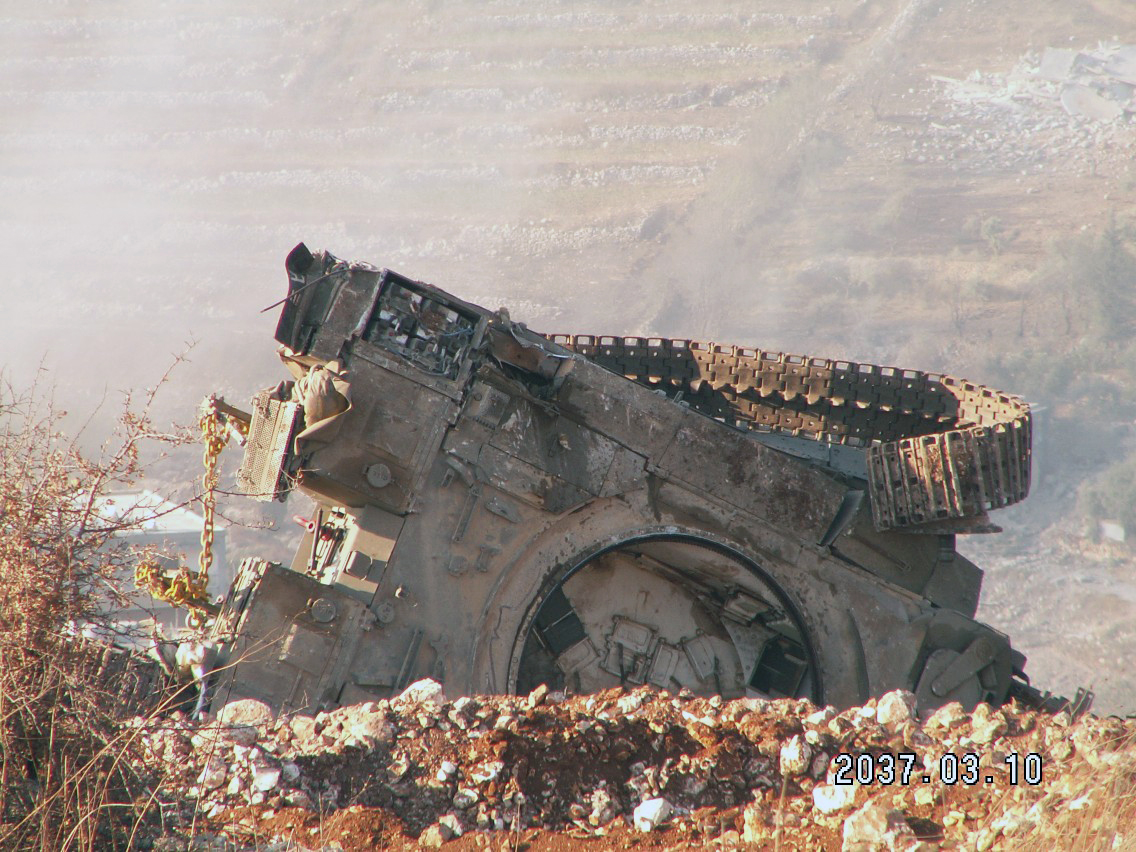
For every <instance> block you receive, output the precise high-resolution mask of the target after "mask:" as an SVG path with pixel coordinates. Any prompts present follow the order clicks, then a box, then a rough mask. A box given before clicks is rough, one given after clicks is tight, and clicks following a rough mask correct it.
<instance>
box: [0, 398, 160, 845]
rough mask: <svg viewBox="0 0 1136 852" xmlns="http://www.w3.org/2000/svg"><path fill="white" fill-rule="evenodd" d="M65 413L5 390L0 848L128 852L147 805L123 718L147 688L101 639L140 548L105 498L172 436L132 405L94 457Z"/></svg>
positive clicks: (0, 470)
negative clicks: (142, 456) (149, 444)
mask: <svg viewBox="0 0 1136 852" xmlns="http://www.w3.org/2000/svg"><path fill="white" fill-rule="evenodd" d="M143 410H144V409H143ZM61 416H62V413H61V412H59V411H58V410H56V409H54V408H53V406H52V405H51V402H50V399H48V398H46V397H45V395H43V394H42V393H40V392H39V391H38V390H37V389H34V388H33V389H32V390H30V391H28V392H17V391H15V390H14V389H12V388H11V387H9V386H3V387H0V848H3V849H6V850H42V852H58V851H59V850H104V849H125V848H129V846H130V845H131V841H130V838H131V835H132V832H133V830H134V828H135V826H136V825H137V823H138V821H139V819H140V817H141V815H142V814H143V812H145V811H146V810H147V808H148V807H149V804H150V803H149V802H148V801H147V797H146V796H145V795H143V793H144V791H145V790H146V789H147V788H146V787H145V785H144V784H143V780H144V779H143V778H141V777H140V775H139V774H138V770H137V768H136V766H135V764H134V762H133V760H132V758H133V755H134V749H133V739H132V737H131V732H130V730H129V729H123V728H121V727H120V725H119V723H120V721H121V714H122V713H123V711H125V710H129V709H130V708H132V707H137V706H138V704H137V703H136V702H137V700H138V699H140V698H141V697H143V696H146V695H147V692H146V690H147V689H148V684H147V683H145V682H144V681H143V680H142V677H143V676H142V674H141V672H140V671H139V670H138V669H136V668H135V667H133V666H132V665H131V657H130V656H129V655H128V654H126V653H124V652H123V653H118V652H111V651H110V650H109V648H108V645H107V644H105V642H106V641H107V640H113V639H114V638H115V637H116V635H118V634H119V629H120V628H118V626H117V625H116V624H115V622H114V619H113V615H112V611H113V608H114V607H115V606H116V605H117V604H120V603H122V602H123V600H124V594H125V592H124V589H123V588H122V585H121V583H122V577H123V575H124V574H127V575H128V574H129V571H128V569H129V566H130V563H131V561H132V559H133V558H135V555H134V554H132V553H131V552H130V551H129V550H128V549H124V548H122V547H117V546H113V545H114V541H113V539H114V536H115V535H116V533H119V532H120V531H122V530H123V529H124V528H125V527H124V525H123V524H121V523H116V522H113V521H110V520H108V519H107V518H105V517H103V516H101V515H100V511H99V506H100V502H99V501H100V498H102V496H103V495H105V494H106V493H107V492H108V490H110V489H114V488H116V487H121V486H122V485H124V484H126V483H129V482H130V481H131V480H132V479H133V478H134V477H136V476H137V475H138V473H139V452H140V449H141V447H142V444H143V443H144V442H146V441H148V440H155V439H156V440H160V441H174V442H176V441H178V440H180V439H179V438H178V437H177V436H175V435H159V434H157V433H155V432H154V431H153V429H152V427H151V424H150V422H149V420H148V419H147V417H146V415H145V414H144V413H141V414H139V413H137V412H135V411H134V410H132V409H131V407H130V405H129V402H128V404H127V409H126V413H125V415H124V416H123V418H122V420H121V425H120V429H119V432H118V434H117V435H116V436H115V438H114V443H113V444H108V445H106V446H104V452H103V454H102V455H101V457H99V458H97V459H92V458H89V457H87V456H85V455H83V454H82V453H80V452H79V450H78V449H77V447H76V445H75V443H74V442H73V441H71V440H69V439H68V438H66V437H65V436H64V435H63V434H62V433H61V432H60V427H59V421H60V417H61ZM120 638H121V637H120ZM148 697H150V696H148ZM139 796H141V798H140V799H139V798H138V797H139Z"/></svg>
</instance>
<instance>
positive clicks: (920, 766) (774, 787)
mask: <svg viewBox="0 0 1136 852" xmlns="http://www.w3.org/2000/svg"><path fill="white" fill-rule="evenodd" d="M913 706H914V698H913V696H912V695H911V694H910V693H906V692H893V693H889V694H887V695H885V696H884V697H882V698H881V699H879V700H878V701H876V700H873V701H869V702H868V703H867V704H866V705H865V706H863V707H856V708H851V709H849V710H844V711H841V712H837V711H835V710H834V709H833V708H831V707H829V708H817V707H815V706H813V705H812V704H810V703H809V702H808V701H805V700H776V701H766V700H759V699H737V700H733V701H723V700H721V699H720V698H717V697H714V698H709V699H707V698H699V697H694V696H693V695H691V694H690V693H689V692H687V691H685V690H684V691H682V692H680V693H678V694H677V695H675V694H670V693H668V692H666V691H658V690H655V689H652V688H648V687H643V688H639V689H635V690H631V691H626V690H622V689H613V690H608V691H606V692H602V693H598V694H595V695H590V696H573V697H566V696H565V695H564V694H562V693H556V692H549V691H548V690H547V689H546V688H544V687H540V688H539V689H537V690H536V691H534V692H533V693H532V694H530V695H528V696H519V697H518V696H493V697H484V696H480V697H474V698H469V697H463V698H458V699H457V700H455V701H448V700H446V697H445V696H444V695H443V693H442V689H441V687H440V686H439V685H438V684H437V683H435V682H433V681H421V682H419V683H417V684H414V685H412V686H411V687H409V688H408V689H407V690H406V691H405V692H404V693H403V694H402V695H400V696H398V697H397V698H395V699H393V700H391V701H378V702H370V703H366V704H360V705H356V706H352V707H345V708H341V709H337V710H334V711H332V712H329V713H319V714H317V715H316V716H314V717H311V716H303V715H296V716H292V717H290V718H280V719H276V720H273V718H272V714H271V712H270V711H269V709H268V708H267V707H265V706H264V705H263V704H260V703H259V702H255V701H248V700H245V701H240V702H234V703H233V704H230V705H228V706H227V707H225V708H223V709H222V710H221V711H220V712H219V713H218V714H217V717H216V718H214V719H211V720H206V721H204V722H202V723H191V722H189V721H188V720H187V719H185V718H184V717H180V716H178V717H175V718H172V719H165V720H161V721H160V722H157V721H153V720H150V721H144V720H137V723H136V724H137V727H138V728H139V729H140V735H141V738H142V742H143V743H144V745H145V749H146V751H147V753H148V754H149V756H150V757H151V758H152V760H153V762H154V766H156V767H162V769H163V771H165V772H166V773H167V776H166V779H165V782H164V788H163V794H162V796H163V798H166V799H168V800H169V805H170V807H171V808H173V809H174V810H176V806H175V803H180V812H178V813H176V814H175V813H174V810H171V812H170V813H169V814H168V820H167V832H168V833H167V834H166V836H164V837H163V838H161V839H160V840H158V841H157V844H156V846H155V848H159V849H164V850H169V852H172V850H178V849H190V848H192V849H218V850H221V849H226V850H227V849H270V848H271V849H277V850H285V849H287V850H299V849H328V850H330V849H344V850H351V849H369V848H373V847H375V848H377V846H376V844H378V845H381V846H382V847H385V848H407V849H414V848H421V847H438V846H442V845H445V846H447V848H454V849H467V848H468V849H477V848H493V849H498V848H502V847H503V846H504V847H505V848H515V847H516V845H517V844H519V843H521V842H522V841H523V842H525V843H528V844H529V845H530V848H533V849H540V848H566V847H564V846H563V845H561V846H559V847H558V846H556V845H555V843H554V842H553V841H556V840H557V839H559V841H560V842H561V843H563V842H566V840H568V839H570V840H571V841H572V842H573V843H577V842H578V843H583V842H585V841H588V840H597V841H601V842H600V845H596V846H594V847H593V848H620V847H626V846H630V845H634V846H635V847H636V848H639V849H662V848H686V847H688V846H692V845H695V846H698V845H709V846H713V847H717V848H734V847H746V846H747V845H753V844H757V845H759V846H760V845H765V844H769V845H771V846H772V845H774V844H775V843H777V842H783V843H784V844H785V845H784V847H783V848H787V849H788V848H796V846H798V845H800V846H801V848H810V849H815V848H818V847H820V848H825V849H844V850H871V849H936V848H944V849H946V848H966V849H980V850H985V849H992V848H993V849H1006V848H1014V846H1015V845H1016V843H1018V842H1021V841H1022V840H1023V839H1024V838H1026V837H1027V836H1036V832H1038V831H1039V830H1041V829H1043V828H1044V827H1045V825H1046V824H1048V823H1051V822H1053V821H1054V820H1055V819H1058V818H1060V817H1062V815H1067V814H1069V813H1073V812H1077V811H1084V812H1085V813H1089V814H1097V811H1095V810H1093V808H1097V809H1101V808H1108V807H1109V805H1110V804H1111V801H1110V798H1109V797H1110V796H1111V795H1112V794H1111V793H1110V791H1109V785H1108V779H1109V778H1111V777H1118V778H1120V779H1121V780H1122V782H1123V783H1124V784H1125V785H1126V787H1125V789H1128V790H1129V791H1130V790H1131V787H1132V781H1133V779H1134V778H1136V775H1134V772H1136V721H1134V720H1131V719H1129V720H1121V719H1117V718H1107V719H1102V718H1097V717H1093V716H1087V717H1084V718H1081V719H1079V720H1076V721H1073V720H1071V719H1070V718H1069V716H1068V714H1066V713H1058V714H1057V715H1055V716H1046V715H1042V714H1039V713H1037V712H1035V711H1032V710H1025V709H1022V708H1018V707H1016V706H1015V707H1005V708H997V709H991V708H989V707H987V706H986V705H979V706H978V707H977V708H976V710H975V711H974V712H973V713H967V712H965V711H964V710H963V709H962V707H961V706H960V705H959V704H957V703H952V704H948V705H946V706H945V707H943V708H941V709H939V710H938V711H936V712H935V713H934V714H932V715H931V716H929V717H928V718H927V719H925V720H919V719H917V718H916V716H915V713H914V712H913ZM908 755H910V757H908ZM1030 755H1033V757H1030ZM889 776H890V777H889ZM858 779H859V782H864V781H868V782H870V783H858ZM845 781H846V782H848V783H843V782H845ZM1129 795H1131V793H1130V792H1129ZM1129 810H1130V811H1131V810H1133V809H1131V808H1130V809H1129ZM1106 817H1107V814H1105V815H1104V816H1101V815H1098V816H1096V817H1094V818H1096V819H1097V820H1098V825H1097V828H1098V829H1099V830H1101V831H1104V830H1112V829H1110V828H1109V826H1111V825H1112V823H1108V822H1104V821H1102V820H1104V819H1105V818H1106ZM1128 828H1129V830H1133V829H1136V825H1129V826H1128ZM1117 830H1119V829H1117ZM1125 842H1127V843H1133V842H1136V835H1134V836H1131V837H1122V836H1120V835H1117V836H1116V838H1115V840H1114V843H1115V844H1118V845H1115V846H1113V847H1112V848H1128V847H1127V846H1124V845H1123V844H1124V843H1125ZM549 843H552V845H548V844H549ZM510 844H511V845H510ZM542 844H543V845H542ZM1109 846H1110V844H1108V843H1106V844H1105V847H1103V848H1109Z"/></svg>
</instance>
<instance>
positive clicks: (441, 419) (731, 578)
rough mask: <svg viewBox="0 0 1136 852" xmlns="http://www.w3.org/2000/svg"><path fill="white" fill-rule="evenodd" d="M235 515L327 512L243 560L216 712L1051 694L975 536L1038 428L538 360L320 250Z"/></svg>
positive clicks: (747, 353) (255, 438)
mask: <svg viewBox="0 0 1136 852" xmlns="http://www.w3.org/2000/svg"><path fill="white" fill-rule="evenodd" d="M286 269H287V273H288V295H287V298H286V299H285V300H284V301H283V302H282V303H281V304H282V308H281V312H280V319H279V324H278V326H277V329H276V335H275V336H276V340H277V341H278V342H279V343H280V344H281V346H280V349H279V354H280V357H281V359H282V361H283V362H284V364H285V366H286V367H287V368H288V370H289V373H290V378H289V379H287V380H285V381H282V382H280V383H279V384H277V385H276V386H274V387H272V388H269V389H266V390H264V391H262V392H260V393H258V394H257V395H256V396H255V398H254V399H253V400H252V411H251V414H248V415H245V414H242V413H241V412H239V411H237V410H235V409H233V408H231V407H229V406H226V405H222V406H221V408H222V410H225V411H227V412H228V416H229V417H230V418H232V419H235V420H237V421H244V423H243V427H244V430H245V431H247V445H246V449H245V454H244V460H243V463H242V465H241V469H240V471H239V473H238V483H239V487H240V489H241V490H242V491H243V492H244V493H246V494H248V495H251V496H253V497H256V498H259V499H262V500H276V499H284V498H285V497H286V495H287V494H288V493H289V492H291V491H293V490H299V491H301V492H303V493H304V494H307V495H309V496H310V497H311V498H313V500H314V501H315V504H316V509H315V511H314V515H313V517H311V519H310V520H309V521H307V522H306V532H305V535H304V537H303V540H302V542H301V544H300V546H299V549H298V551H297V552H296V555H295V558H294V559H293V560H292V562H291V564H289V565H283V564H277V563H273V562H269V561H265V560H261V559H255V558H254V559H247V560H245V561H244V562H243V563H242V565H241V567H240V570H239V573H238V577H237V579H236V581H235V583H234V585H233V588H232V590H231V592H230V594H229V595H228V597H227V598H226V600H225V602H224V604H223V607H222V609H221V612H220V614H219V615H218V616H217V618H216V619H215V623H214V628H213V629H214V633H215V636H216V638H217V639H218V641H219V642H221V643H222V645H223V647H224V648H225V649H226V650H225V654H226V659H227V665H224V666H222V667H220V668H219V670H218V672H217V674H216V675H215V678H216V680H215V683H214V686H213V689H214V694H215V696H216V699H217V700H221V701H227V700H232V699H235V698H241V697H254V698H258V699H261V700H263V701H266V702H267V703H269V704H270V705H271V706H273V707H274V708H276V709H277V710H278V711H281V712H288V711H304V712H313V711H314V710H317V709H326V708H329V707H333V706H336V705H341V704H348V703H353V702H357V701H363V700H369V699H376V698H383V697H388V696H391V695H392V694H394V693H397V692H398V691H399V690H401V689H403V688H404V687H405V686H407V684H409V683H410V682H412V681H414V680H416V679H419V678H422V677H427V676H429V677H434V678H436V679H437V680H439V681H441V682H442V683H443V684H444V687H445V690H446V693H447V695H450V696H455V695H460V694H470V693H510V692H525V691H528V690H530V689H533V688H534V687H536V686H537V685H539V684H542V683H543V684H547V685H548V686H549V687H550V688H552V689H561V690H565V691H567V692H580V691H593V690H599V689H602V688H606V687H610V686H617V685H620V684H623V685H634V684H653V685H655V686H657V687H660V688H666V689H669V690H672V691H677V690H679V689H681V688H683V687H685V688H688V689H690V690H691V691H693V692H694V693H698V694H710V693H718V694H721V695H723V696H725V697H727V698H729V697H737V696H742V695H751V696H768V697H808V698H811V699H813V700H814V701H816V702H818V703H829V704H834V705H837V706H850V705H853V704H856V703H860V702H863V701H864V700H866V699H867V698H869V697H870V696H873V695H878V694H880V693H882V692H885V691H887V690H891V689H895V688H906V689H909V690H911V691H913V692H914V693H915V694H916V696H917V699H918V702H919V705H920V707H921V708H922V709H924V710H927V709H930V708H933V707H935V706H938V705H940V704H943V703H945V702H947V701H951V700H959V701H961V702H962V703H963V704H964V705H967V706H973V705H975V704H976V703H977V702H979V701H986V702H989V703H992V704H998V703H1002V702H1004V701H1005V700H1007V699H1008V698H1009V697H1010V696H1012V695H1019V696H1028V695H1035V696H1036V693H1034V692H1033V690H1032V689H1031V688H1030V687H1029V686H1028V681H1026V680H1025V676H1024V674H1023V665H1024V662H1025V659H1024V657H1023V656H1022V655H1021V654H1020V653H1018V652H1016V651H1014V650H1013V649H1012V648H1011V647H1010V643H1009V641H1008V639H1007V637H1006V636H1004V635H1003V634H1001V633H999V632H998V631H996V630H994V629H992V628H990V627H988V626H986V625H984V624H980V623H978V622H976V621H975V620H974V614H975V609H976V606H977V603H978V597H979V589H980V586H981V580H982V572H981V571H980V570H979V569H978V568H977V567H976V566H975V565H974V564H972V563H971V562H970V561H968V560H967V559H966V558H965V557H963V556H962V555H960V554H959V553H958V552H957V551H956V549H955V537H956V536H957V535H960V534H967V533H986V532H994V531H997V527H995V526H994V525H993V524H992V523H991V522H990V518H989V515H988V512H989V511H990V510H992V509H996V508H999V507H1001V506H1005V505H1008V504H1010V503H1013V502H1015V501H1017V500H1021V499H1022V498H1023V497H1025V495H1026V493H1027V491H1028V489H1029V477H1030V412H1029V408H1028V406H1027V405H1026V404H1025V403H1024V402H1022V401H1021V400H1020V399H1018V398H1016V397H1013V396H1009V395H1006V394H1003V393H1000V392H998V391H995V390H991V389H989V388H985V387H981V386H979V385H975V384H972V383H969V382H966V381H962V380H959V379H955V378H952V377H950V376H944V375H932V374H926V373H922V372H917V371H913V370H901V369H894V368H887V367H878V366H873V365H869V364H857V363H851V362H847V361H832V360H827V359H821V358H813V357H802V356H794V355H786V354H780V353H771V352H766V351H761V350H757V349H746V348H743V347H737V346H720V345H713V344H705V343H699V342H696V341H691V340H669V339H643V338H628V337H603V336H582V335H576V336H568V335H542V334H537V333H536V332H533V331H531V330H529V329H528V328H526V327H525V326H524V325H523V324H521V323H518V322H513V321H512V320H511V319H510V318H509V316H508V313H507V312H506V311H505V310H503V309H501V310H498V311H491V310H487V309H485V308H482V307H479V306H477V305H474V304H470V303H468V302H465V301H462V300H461V299H459V298H457V297H455V296H452V295H450V294H449V293H447V292H444V291H442V290H440V289H437V288H435V287H433V286H430V285H428V284H425V283H422V282H419V281H413V280H410V279H408V278H405V277H403V276H401V275H398V274H396V273H395V272H392V271H390V270H387V269H378V268H375V267H373V266H370V265H368V264H365V263H349V262H345V261H342V260H340V259H337V258H336V257H334V256H332V255H331V254H328V253H326V252H322V251H318V252H312V251H310V250H309V249H308V248H306V247H305V246H304V245H303V244H300V245H298V246H297V247H296V248H295V249H294V250H293V251H292V252H291V253H290V254H289V256H288V258H287V262H286Z"/></svg>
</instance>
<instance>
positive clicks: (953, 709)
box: [924, 701, 967, 730]
mask: <svg viewBox="0 0 1136 852" xmlns="http://www.w3.org/2000/svg"><path fill="white" fill-rule="evenodd" d="M966 720H967V713H966V711H965V710H963V709H962V704H960V703H959V702H958V701H950V702H948V703H946V704H944V705H943V706H942V707H940V708H939V709H938V710H936V711H935V712H934V713H932V714H931V715H930V716H929V717H928V719H927V723H926V725H925V726H924V727H927V728H932V729H936V728H941V729H943V730H950V729H951V728H957V727H958V726H959V725H961V724H962V723H963V722H965V721H966Z"/></svg>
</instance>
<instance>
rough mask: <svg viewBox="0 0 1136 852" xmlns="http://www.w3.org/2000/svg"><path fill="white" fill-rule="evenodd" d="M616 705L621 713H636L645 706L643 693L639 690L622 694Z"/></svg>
mask: <svg viewBox="0 0 1136 852" xmlns="http://www.w3.org/2000/svg"><path fill="white" fill-rule="evenodd" d="M615 706H616V707H617V708H618V709H619V712H620V713H623V714H624V715H626V714H628V713H634V712H635V711H636V710H638V709H639V708H640V707H642V706H643V695H642V694H640V693H638V692H630V693H628V694H627V695H624V696H621V697H620V698H619V700H617V701H616V702H615Z"/></svg>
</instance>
